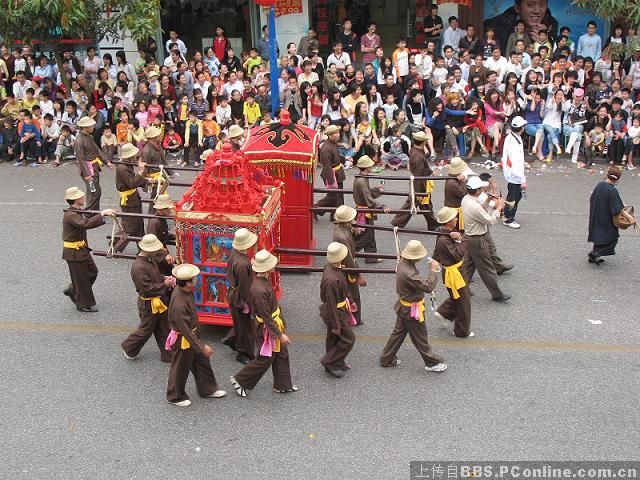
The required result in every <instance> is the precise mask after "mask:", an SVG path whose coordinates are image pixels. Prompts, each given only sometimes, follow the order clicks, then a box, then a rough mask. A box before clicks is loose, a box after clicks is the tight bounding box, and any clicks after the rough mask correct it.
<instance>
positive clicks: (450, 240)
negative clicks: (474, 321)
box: [433, 207, 475, 338]
mask: <svg viewBox="0 0 640 480" xmlns="http://www.w3.org/2000/svg"><path fill="white" fill-rule="evenodd" d="M436 218H437V220H438V223H439V224H441V225H442V227H441V230H442V231H443V232H446V233H448V234H449V235H438V239H437V240H436V248H435V249H434V251H433V259H434V260H435V261H437V262H438V263H439V264H440V265H442V268H443V269H444V271H443V272H442V279H443V282H444V285H445V287H447V291H448V292H449V298H448V299H447V300H445V301H444V302H443V303H442V305H440V307H438V310H436V311H435V312H434V316H435V317H436V318H437V319H438V320H440V321H441V322H442V323H443V324H445V325H449V324H450V322H453V334H454V335H455V336H456V337H463V338H470V337H473V336H475V333H473V332H472V331H471V330H470V327H471V297H470V295H469V287H467V283H466V282H465V280H464V277H463V276H462V274H461V273H460V267H461V266H462V259H463V258H464V253H465V247H464V243H462V235H461V234H460V232H457V231H455V229H456V226H457V225H458V211H457V210H456V209H455V208H450V207H442V208H441V209H440V210H438V214H437V215H436Z"/></svg>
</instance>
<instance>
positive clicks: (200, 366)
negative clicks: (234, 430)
mask: <svg viewBox="0 0 640 480" xmlns="http://www.w3.org/2000/svg"><path fill="white" fill-rule="evenodd" d="M171 353H172V357H171V367H169V382H168V384H167V400H168V401H169V402H172V403H176V402H181V401H182V400H187V399H188V398H189V395H187V392H186V391H185V386H186V385H187V378H189V372H191V373H192V374H193V379H194V380H195V382H196V389H197V390H198V395H200V396H201V397H207V396H209V395H211V394H212V393H213V392H215V391H216V390H217V389H218V382H217V381H216V376H215V375H214V374H213V370H212V369H211V362H210V361H209V359H208V358H207V357H205V356H204V355H203V354H201V353H197V352H196V351H195V350H194V349H193V348H187V349H186V350H182V349H181V348H180V339H178V341H177V342H176V343H175V345H174V346H173V351H172V352H171Z"/></svg>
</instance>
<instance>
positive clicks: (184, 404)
mask: <svg viewBox="0 0 640 480" xmlns="http://www.w3.org/2000/svg"><path fill="white" fill-rule="evenodd" d="M169 403H170V404H171V405H175V406H176V407H190V406H191V400H188V399H187V400H182V401H181V402H169Z"/></svg>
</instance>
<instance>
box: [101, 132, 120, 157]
mask: <svg viewBox="0 0 640 480" xmlns="http://www.w3.org/2000/svg"><path fill="white" fill-rule="evenodd" d="M100 148H102V151H103V152H104V155H105V157H106V158H107V161H108V162H110V161H112V160H115V158H116V154H117V153H118V139H117V138H116V136H115V135H114V134H113V130H111V126H110V125H105V127H104V129H103V130H102V137H100Z"/></svg>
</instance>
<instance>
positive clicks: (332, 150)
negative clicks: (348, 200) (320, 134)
mask: <svg viewBox="0 0 640 480" xmlns="http://www.w3.org/2000/svg"><path fill="white" fill-rule="evenodd" d="M324 133H325V134H326V135H327V141H326V142H324V143H323V144H322V147H321V148H320V151H319V152H318V163H319V164H320V165H322V171H321V172H320V176H321V177H322V180H323V181H324V185H325V187H326V188H331V189H340V190H341V189H342V186H343V182H344V181H345V180H346V178H347V175H346V174H345V173H344V167H343V164H342V156H341V155H340V152H339V151H338V141H339V140H340V127H338V126H336V125H329V126H328V127H327V128H326V130H325V131H324ZM343 203H344V194H343V193H338V192H336V193H333V192H331V193H327V195H325V196H324V197H323V198H321V199H320V200H318V203H316V204H315V206H316V207H336V208H337V207H339V206H340V205H342V204H343ZM318 215H320V216H322V215H324V212H316V213H314V218H315V217H316V216H318ZM330 217H331V218H333V215H330Z"/></svg>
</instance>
